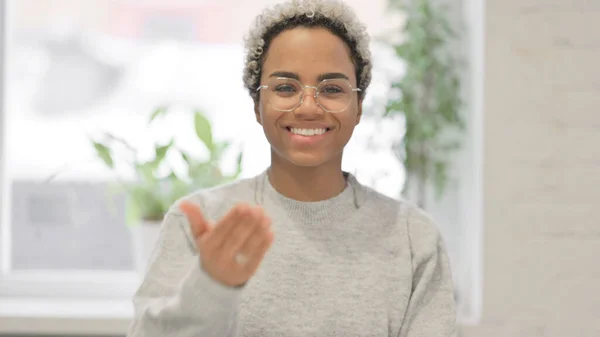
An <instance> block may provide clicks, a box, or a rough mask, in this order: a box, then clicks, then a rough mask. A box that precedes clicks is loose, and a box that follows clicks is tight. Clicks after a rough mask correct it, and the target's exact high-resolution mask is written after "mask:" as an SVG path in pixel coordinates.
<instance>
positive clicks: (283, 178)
mask: <svg viewBox="0 0 600 337" xmlns="http://www.w3.org/2000/svg"><path fill="white" fill-rule="evenodd" d="M272 158H273V159H272V160H271V166H270V167H269V171H268V173H269V182H270V183H271V185H272V186H273V188H274V189H275V190H276V191H277V192H279V193H281V194H282V195H284V196H286V197H288V198H290V199H294V200H298V201H321V200H327V199H330V198H333V197H335V196H336V195H338V194H340V193H341V192H342V191H343V190H344V188H345V187H346V179H345V177H344V174H343V172H342V165H341V159H340V160H339V163H337V162H333V163H327V164H323V165H321V166H316V167H302V166H297V165H294V164H292V163H290V162H289V161H287V160H284V159H276V158H277V157H276V156H272Z"/></svg>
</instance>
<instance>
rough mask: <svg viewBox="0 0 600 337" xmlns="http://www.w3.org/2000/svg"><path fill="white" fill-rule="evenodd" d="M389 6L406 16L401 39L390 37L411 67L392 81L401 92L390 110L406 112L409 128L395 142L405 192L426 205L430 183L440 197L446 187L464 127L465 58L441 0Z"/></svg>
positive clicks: (395, 0)
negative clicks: (462, 86) (456, 53)
mask: <svg viewBox="0 0 600 337" xmlns="http://www.w3.org/2000/svg"><path fill="white" fill-rule="evenodd" d="M390 7H391V8H392V9H395V10H399V11H401V12H402V13H403V14H404V15H405V16H406V22H405V26H404V27H403V28H402V30H401V36H400V42H396V43H393V42H390V45H391V46H392V47H393V49H394V51H395V54H396V56H397V57H399V58H400V59H401V60H402V61H403V63H404V64H405V66H406V72H405V74H404V75H403V76H402V78H400V79H399V80H397V81H394V82H393V83H392V88H393V89H394V90H396V91H397V92H399V97H396V98H393V99H390V100H389V101H388V104H387V106H386V114H385V115H386V116H392V115H396V114H400V115H402V116H403V117H404V121H405V127H406V133H405V134H404V136H403V138H402V141H401V142H400V143H399V144H395V146H394V151H395V154H396V156H397V158H398V159H399V160H401V161H402V163H403V164H404V167H405V169H406V184H405V186H404V188H403V190H402V193H407V194H409V195H411V197H413V198H414V199H416V202H417V203H418V204H419V206H421V207H425V204H426V200H428V192H427V191H428V187H429V186H431V187H433V189H434V191H435V194H436V196H437V197H440V196H442V195H443V193H444V192H445V189H446V187H447V184H448V181H449V179H450V177H449V159H450V158H451V153H452V152H453V151H455V150H457V149H459V147H460V137H461V131H463V130H464V128H465V125H464V121H463V117H462V116H461V107H462V102H461V98H460V78H459V73H458V71H459V65H460V60H458V59H457V58H456V57H455V56H454V55H453V54H454V53H453V43H454V42H455V40H454V39H455V38H456V37H457V34H456V33H455V31H454V29H453V28H452V27H451V24H450V20H449V19H448V14H449V10H448V9H447V8H445V7H444V6H443V5H442V4H441V2H440V1H437V0H412V1H406V0H390Z"/></svg>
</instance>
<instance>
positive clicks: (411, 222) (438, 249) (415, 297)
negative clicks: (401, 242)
mask: <svg viewBox="0 0 600 337" xmlns="http://www.w3.org/2000/svg"><path fill="white" fill-rule="evenodd" d="M410 213H411V214H412V216H409V217H408V223H407V228H408V235H409V238H410V246H411V252H412V263H413V266H412V270H413V277H412V293H411V297H410V301H409V304H408V309H407V311H406V314H405V317H404V322H403V323H402V327H401V329H400V333H399V337H421V336H422V337H433V336H435V337H451V336H452V337H454V336H456V335H457V327H456V308H455V300H454V287H453V283H452V273H451V271H450V264H449V259H448V256H447V254H446V248H445V246H444V242H443V240H442V237H441V235H440V233H439V231H438V229H437V227H436V226H435V224H434V222H433V221H432V220H431V218H430V217H429V216H428V215H426V214H425V213H424V212H423V211H421V210H411V212H410Z"/></svg>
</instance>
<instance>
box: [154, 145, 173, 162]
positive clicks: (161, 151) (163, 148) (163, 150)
mask: <svg viewBox="0 0 600 337" xmlns="http://www.w3.org/2000/svg"><path fill="white" fill-rule="evenodd" d="M173 143H174V140H173V139H171V141H170V142H169V143H168V144H166V145H157V146H156V148H155V151H154V152H155V155H156V158H155V159H154V165H156V167H158V165H159V164H160V162H161V161H162V160H163V159H165V156H166V155H167V152H169V149H170V148H171V146H173Z"/></svg>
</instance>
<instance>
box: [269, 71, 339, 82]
mask: <svg viewBox="0 0 600 337" xmlns="http://www.w3.org/2000/svg"><path fill="white" fill-rule="evenodd" d="M269 77H287V78H293V79H295V80H298V81H299V80H300V76H299V75H298V73H294V72H291V71H276V72H273V73H272V74H271V75H269ZM336 78H343V79H346V80H350V79H349V78H348V76H346V74H343V73H325V74H321V75H319V77H317V80H318V81H319V82H321V81H323V80H331V79H336Z"/></svg>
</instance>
